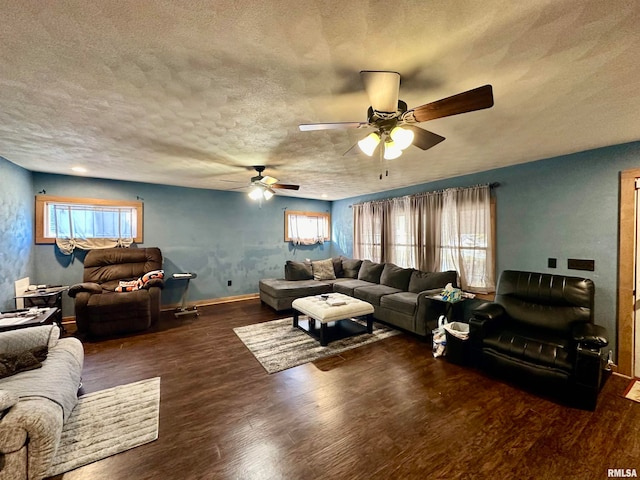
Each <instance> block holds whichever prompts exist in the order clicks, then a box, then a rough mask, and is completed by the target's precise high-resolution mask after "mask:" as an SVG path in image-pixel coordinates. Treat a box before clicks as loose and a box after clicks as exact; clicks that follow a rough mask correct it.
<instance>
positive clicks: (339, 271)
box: [331, 257, 344, 278]
mask: <svg viewBox="0 0 640 480" xmlns="http://www.w3.org/2000/svg"><path fill="white" fill-rule="evenodd" d="M331 261H332V262H333V273H335V275H336V278H341V277H344V268H343V267H342V257H333V258H332V259H331Z"/></svg>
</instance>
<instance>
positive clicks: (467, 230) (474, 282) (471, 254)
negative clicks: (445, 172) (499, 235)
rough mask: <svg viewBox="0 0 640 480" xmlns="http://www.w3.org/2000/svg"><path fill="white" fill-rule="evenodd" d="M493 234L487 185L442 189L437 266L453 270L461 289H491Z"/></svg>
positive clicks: (489, 195)
mask: <svg viewBox="0 0 640 480" xmlns="http://www.w3.org/2000/svg"><path fill="white" fill-rule="evenodd" d="M492 233H493V232H492V225H491V192H490V189H489V187H488V186H486V185H485V186H477V187H471V188H459V189H451V190H445V191H444V192H442V221H441V234H440V241H441V245H440V256H441V258H440V267H441V269H442V270H456V271H457V272H458V275H459V276H460V283H461V286H462V288H463V289H468V290H473V291H475V292H489V291H493V290H494V287H495V278H494V268H493V265H494V260H493V248H492V245H493V238H492Z"/></svg>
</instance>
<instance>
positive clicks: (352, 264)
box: [342, 257, 362, 278]
mask: <svg viewBox="0 0 640 480" xmlns="http://www.w3.org/2000/svg"><path fill="white" fill-rule="evenodd" d="M361 265H362V260H357V259H355V258H344V257H343V258H342V269H343V272H344V273H343V276H344V277H345V278H358V272H359V271H360V266H361Z"/></svg>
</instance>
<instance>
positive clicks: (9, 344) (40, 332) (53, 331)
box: [0, 325, 60, 355]
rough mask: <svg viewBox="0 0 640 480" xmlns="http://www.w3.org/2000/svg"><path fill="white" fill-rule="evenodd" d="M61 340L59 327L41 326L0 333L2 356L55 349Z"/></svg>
mask: <svg viewBox="0 0 640 480" xmlns="http://www.w3.org/2000/svg"><path fill="white" fill-rule="evenodd" d="M59 338H60V328H59V327H58V326H57V325H40V326H37V327H29V328H20V329H17V330H9V331H7V332H0V354H9V355H16V354H19V353H22V352H24V351H26V350H31V349H33V348H39V347H48V348H53V347H54V346H55V345H56V344H57V343H58V339H59Z"/></svg>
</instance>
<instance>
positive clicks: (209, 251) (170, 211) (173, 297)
mask: <svg viewBox="0 0 640 480" xmlns="http://www.w3.org/2000/svg"><path fill="white" fill-rule="evenodd" d="M42 189H44V190H46V192H47V195H64V196H71V197H88V198H107V199H113V200H136V197H141V198H142V199H144V243H142V244H139V245H138V246H140V247H156V246H157V247H160V249H161V250H162V254H163V257H164V269H165V272H166V274H167V276H170V275H171V274H172V273H175V272H195V273H197V274H198V278H197V279H195V280H192V281H191V283H190V286H189V300H191V301H195V300H210V299H215V298H220V297H229V296H234V295H242V294H248V293H255V292H257V291H258V281H259V280H260V279H262V278H268V277H282V276H283V275H284V263H285V261H286V260H288V259H305V258H311V259H314V260H315V259H323V258H328V257H329V252H330V244H329V243H328V242H327V243H325V244H323V245H315V246H308V247H298V248H293V247H292V246H291V243H289V242H285V241H284V211H285V209H289V210H305V211H319V212H326V211H329V210H330V208H331V207H330V203H329V202H325V201H317V200H305V199H300V198H289V197H284V196H278V195H276V196H275V197H274V198H272V199H271V200H270V201H268V202H263V204H262V207H261V208H260V206H259V205H258V204H257V203H256V202H254V201H252V200H250V199H249V198H248V196H247V195H246V193H241V192H225V191H218V190H204V189H195V188H182V187H171V186H166V185H154V184H148V183H135V182H121V181H112V180H101V179H95V178H85V177H74V176H66V175H52V174H43V173H33V189H32V192H31V195H34V194H35V192H37V191H40V190H42ZM30 202H33V197H31V198H30ZM83 259H84V252H82V251H78V253H77V255H73V256H66V255H62V254H61V253H60V252H59V250H58V249H57V247H55V246H54V245H36V247H35V265H36V267H37V272H38V280H37V281H38V282H40V283H56V284H60V283H62V284H65V285H72V284H74V283H77V282H79V281H81V279H82V269H83V264H82V260H83ZM228 280H231V281H232V286H231V287H228V286H227V281H228ZM184 285H185V283H184V281H176V280H170V281H168V282H167V286H166V288H165V290H164V292H163V294H162V302H163V304H172V303H173V304H175V303H178V302H179V301H180V298H181V295H182V292H183V290H184ZM63 313H64V315H73V304H72V300H71V299H70V298H65V301H64V304H63Z"/></svg>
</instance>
